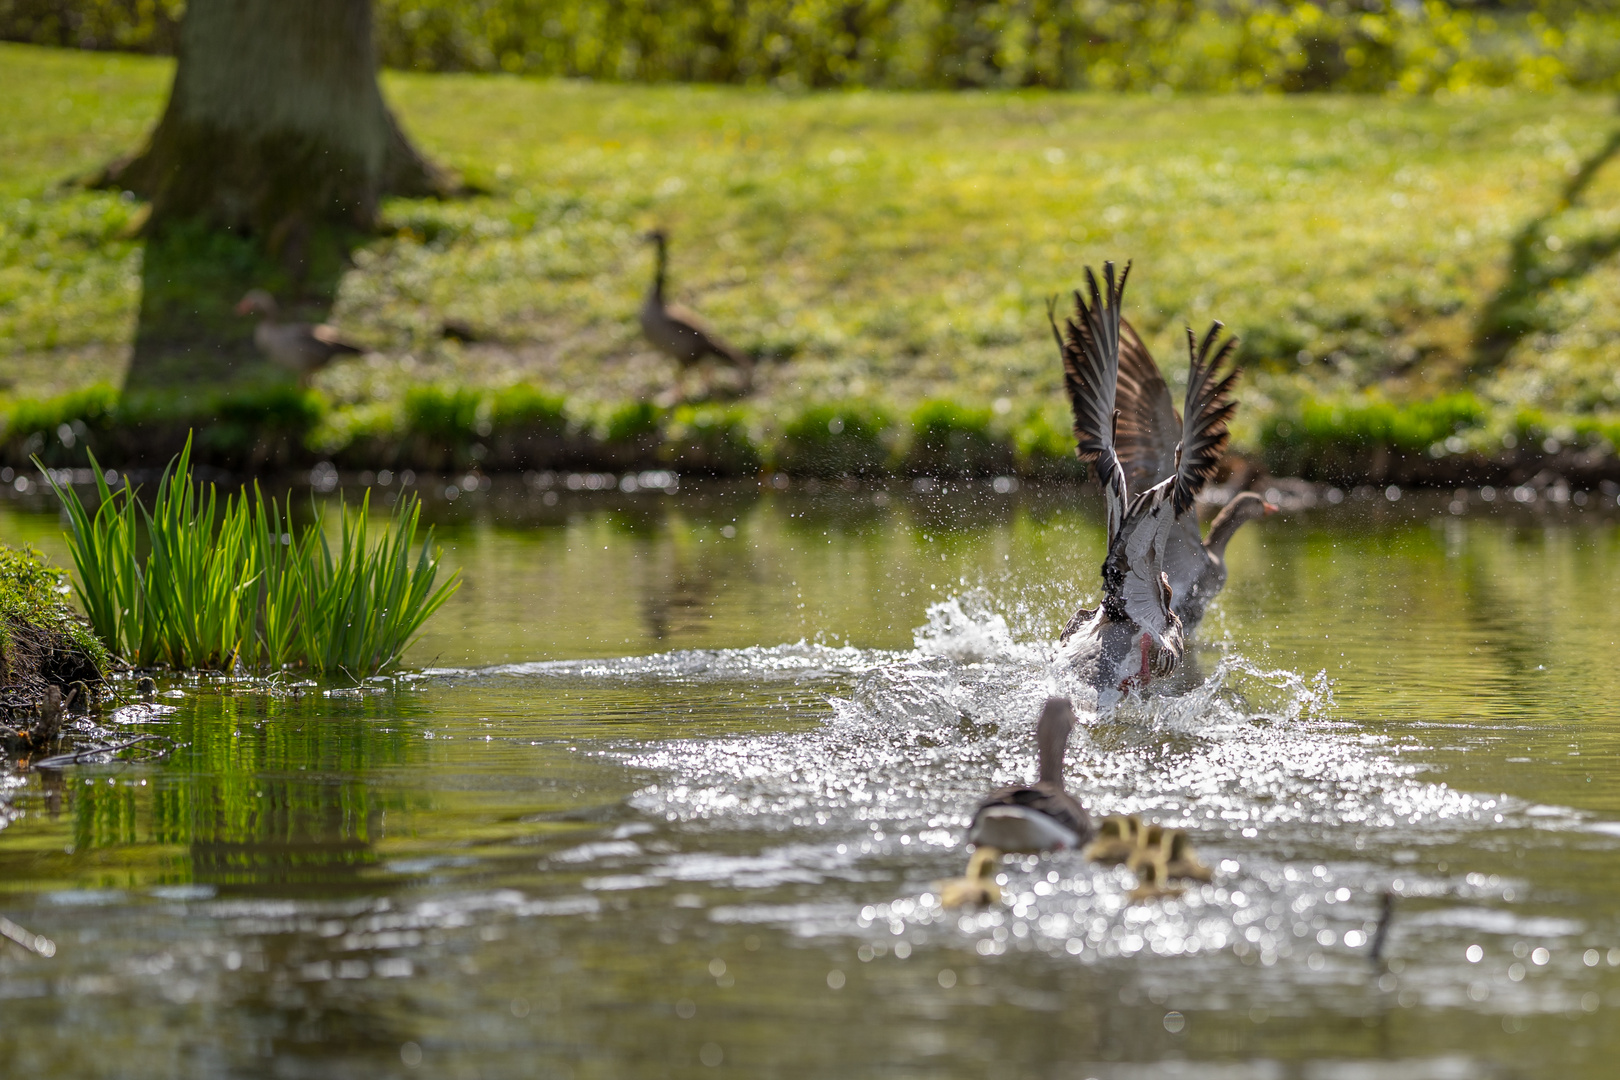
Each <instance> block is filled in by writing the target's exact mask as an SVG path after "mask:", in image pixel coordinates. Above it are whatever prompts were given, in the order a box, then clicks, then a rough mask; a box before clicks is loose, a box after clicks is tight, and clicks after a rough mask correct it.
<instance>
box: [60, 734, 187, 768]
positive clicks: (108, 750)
mask: <svg viewBox="0 0 1620 1080" xmlns="http://www.w3.org/2000/svg"><path fill="white" fill-rule="evenodd" d="M153 740H161V741H162V742H166V743H168V744H170V745H171V746H172V745H174V740H173V739H171V738H169V737H168V736H167V735H137V736H136V737H135V738H133V739H131V740H129V741H128V742H121V743H116V744H114V745H112V746H95V747H90V748H89V749H85V750H75V751H74V752H73V753H71V754H57V755H55V756H53V757H48V758H45V759H44V760H42V761H36V762H34V768H36V769H60V768H61V767H62V766H64V765H76V764H78V763H79V762H81V761H84V760H86V759H87V758H91V757H94V756H95V755H97V754H116V753H117V752H118V751H120V750H128V749H129V748H130V747H132V746H138V745H139V744H141V743H143V742H149V741H153Z"/></svg>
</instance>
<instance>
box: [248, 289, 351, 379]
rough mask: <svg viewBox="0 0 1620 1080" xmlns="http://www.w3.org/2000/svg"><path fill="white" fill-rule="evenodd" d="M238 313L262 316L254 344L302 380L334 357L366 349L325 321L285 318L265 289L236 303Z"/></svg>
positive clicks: (255, 329) (267, 356)
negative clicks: (293, 320)
mask: <svg viewBox="0 0 1620 1080" xmlns="http://www.w3.org/2000/svg"><path fill="white" fill-rule="evenodd" d="M236 313H237V314H238V315H258V316H259V317H260V318H259V325H258V326H256V327H254V329H253V344H255V345H257V346H258V348H259V351H260V352H261V353H263V354H264V356H265V359H267V360H269V361H270V362H271V363H272V364H275V365H276V366H277V367H280V368H285V369H286V370H287V371H290V372H292V373H293V374H294V375H296V376H298V381H299V382H300V383H306V382H308V381H309V377H310V376H311V375H313V374H315V372H317V371H319V370H320V369H321V368H323V367H325V366H326V365H328V364H330V363H331V362H332V360H333V358H335V357H338V356H343V355H358V354H359V353H361V352H362V351H364V350H362V349H361V348H360V346H358V345H354V344H351V343H350V342H348V341H345V340H344V339H343V335H342V334H340V333H338V331H337V329H336V328H334V327H331V326H327V325H325V324H324V323H323V324H320V325H316V324H313V323H303V322H282V321H281V307H280V305H279V304H277V303H276V298H275V297H274V296H271V295H270V294H269V293H268V292H266V291H265V290H263V289H250V290H249V291H248V293H247V295H246V296H244V297H242V299H241V301H240V302H238V303H237V305H236Z"/></svg>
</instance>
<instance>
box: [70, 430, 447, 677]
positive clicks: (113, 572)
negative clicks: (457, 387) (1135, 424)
mask: <svg viewBox="0 0 1620 1080" xmlns="http://www.w3.org/2000/svg"><path fill="white" fill-rule="evenodd" d="M91 465H92V469H93V472H94V473H95V483H96V488H97V494H98V496H99V502H98V505H97V506H96V509H95V510H94V512H92V511H90V510H89V509H88V508H86V507H85V505H84V504H83V502H82V501H81V500H80V498H79V495H78V493H77V492H76V491H75V490H74V489H73V488H72V487H71V486H56V484H55V482H54V481H53V483H52V486H53V488H55V491H56V494H57V497H58V498H59V499H60V500H61V502H62V506H63V509H64V510H65V511H66V512H67V514H68V516H69V520H70V522H71V525H72V531H71V532H70V533H69V536H68V540H69V543H70V545H71V547H72V550H73V559H74V566H75V569H76V570H77V572H78V581H77V582H76V585H77V591H78V596H79V600H80V602H81V604H82V605H83V606H84V609H85V612H86V613H87V615H88V616H89V619H90V623H91V625H92V626H93V627H94V628H95V631H96V634H97V635H98V636H99V637H100V638H101V640H102V641H103V642H104V643H106V645H107V646H108V647H109V648H112V649H114V650H115V651H117V652H119V653H121V654H122V655H123V656H124V657H125V658H126V659H127V660H129V661H130V662H132V663H134V664H136V665H138V666H141V667H150V666H152V665H155V664H166V665H168V666H170V667H174V668H214V669H219V670H226V671H229V670H232V669H234V668H235V667H236V666H237V665H238V664H241V665H245V666H247V667H250V668H266V669H269V670H272V671H275V670H280V669H282V668H284V667H288V666H300V667H307V668H309V669H311V670H313V671H321V672H345V673H348V674H351V675H362V674H371V673H373V672H376V671H380V670H383V669H385V668H388V667H390V666H392V665H393V664H395V663H397V662H398V660H399V657H400V656H401V655H402V654H403V653H404V651H405V649H406V648H407V647H408V646H409V645H410V643H411V641H412V640H413V639H414V638H415V636H416V634H417V633H418V632H419V631H420V630H421V627H422V624H423V623H424V622H426V621H427V619H428V618H429V617H430V616H431V615H432V614H433V613H434V612H435V611H436V610H438V608H439V607H440V606H441V605H442V604H443V603H444V602H445V600H447V599H448V598H449V597H450V595H451V594H453V593H454V592H455V590H456V588H457V586H458V578H459V574H452V575H451V576H450V579H449V580H448V581H446V582H444V583H443V584H442V585H439V586H438V587H437V588H435V587H434V582H435V579H436V577H437V575H438V562H439V556H438V553H437V552H436V551H435V550H434V548H433V530H432V529H431V528H430V529H429V530H428V532H427V535H426V536H425V537H424V538H423V540H422V543H421V546H420V549H419V553H418V554H417V556H416V557H415V559H414V560H413V558H412V548H413V547H414V546H415V540H416V534H417V528H418V521H419V517H420V513H421V507H420V503H419V502H418V501H417V500H416V498H415V497H414V496H413V497H408V498H406V499H404V500H402V502H401V503H400V505H399V506H398V507H397V509H396V512H395V515H394V517H393V519H392V520H391V521H390V522H389V524H388V525H387V526H386V527H385V528H384V530H383V534H382V536H381V537H380V538H379V540H378V542H377V543H375V544H373V543H371V542H370V541H369V539H368V537H369V530H368V525H367V511H368V510H369V506H370V494H369V492H368V494H367V496H366V498H365V499H364V500H363V501H362V503H361V505H360V509H359V513H358V514H357V515H351V514H349V513H347V510H346V508H345V507H342V506H341V505H340V508H339V518H340V525H339V529H338V538H337V543H336V545H334V544H333V542H332V540H331V539H330V538H329V537H328V536H327V534H326V530H325V529H323V528H322V526H321V525H320V524H319V523H317V524H313V525H308V526H305V527H303V528H301V529H297V530H296V534H295V530H294V526H293V525H292V522H291V520H290V516H289V513H290V508H287V511H284V509H283V507H282V506H281V504H279V503H278V502H277V501H276V500H275V499H266V498H265V497H264V494H263V493H262V492H261V491H260V490H259V489H258V488H257V486H255V488H254V490H253V495H252V497H251V498H250V497H249V496H248V493H247V491H246V489H244V490H243V491H242V492H241V493H240V494H239V495H237V496H230V495H227V496H226V497H225V500H224V502H223V505H221V504H220V503H219V501H218V499H217V492H216V489H215V488H214V487H213V485H208V486H207V487H206V488H204V487H202V486H201V485H199V484H196V483H195V482H194V481H193V478H192V475H191V447H190V444H189V443H188V444H187V446H186V449H185V451H184V452H183V453H182V454H181V455H180V457H179V458H178V459H177V460H176V461H174V462H171V463H170V466H169V468H168V469H166V470H165V472H164V476H163V479H162V480H161V481H160V482H159V484H158V489H157V495H156V498H155V499H154V501H153V505H152V508H151V509H150V510H148V509H147V508H146V506H145V505H144V504H142V503H141V502H139V501H138V500H137V498H136V491H135V489H134V488H133V487H132V486H131V484H130V483H129V481H128V479H127V478H126V479H125V482H124V486H123V488H122V489H120V490H119V491H117V492H116V493H115V492H114V491H113V490H112V489H111V488H110V487H109V486H108V484H107V481H106V479H105V477H104V476H103V475H102V472H101V469H100V467H99V465H97V464H96V462H95V459H94V457H92V458H91Z"/></svg>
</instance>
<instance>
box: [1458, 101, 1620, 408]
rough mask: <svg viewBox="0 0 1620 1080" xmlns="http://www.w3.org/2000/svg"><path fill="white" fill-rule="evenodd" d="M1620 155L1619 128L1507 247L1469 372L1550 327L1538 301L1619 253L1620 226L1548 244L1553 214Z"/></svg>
mask: <svg viewBox="0 0 1620 1080" xmlns="http://www.w3.org/2000/svg"><path fill="white" fill-rule="evenodd" d="M1617 155H1620V128H1617V129H1616V130H1615V131H1613V132H1612V133H1611V134H1610V135H1609V137H1608V139H1607V140H1605V141H1604V143H1603V145H1602V146H1600V147H1598V149H1597V151H1596V152H1595V153H1593V154H1592V156H1591V157H1589V158H1587V159H1586V160H1585V161H1583V162H1581V165H1580V168H1579V169H1577V170H1576V171H1575V172H1574V173H1573V174H1571V175H1570V177H1569V180H1568V181H1567V182H1566V183H1565V184H1564V187H1563V189H1562V190H1561V191H1560V192H1559V195H1558V198H1557V200H1556V201H1555V202H1554V203H1553V205H1552V206H1551V207H1549V208H1548V209H1547V211H1546V212H1545V213H1542V214H1539V215H1537V216H1536V217H1534V218H1532V219H1531V220H1530V221H1528V222H1526V223H1525V225H1524V227H1523V228H1521V229H1520V230H1519V231H1518V233H1517V234H1515V235H1514V237H1513V243H1512V245H1511V246H1510V247H1509V249H1508V275H1507V280H1506V281H1504V282H1503V283H1502V286H1501V288H1499V289H1498V290H1497V291H1496V295H1494V296H1492V297H1491V299H1490V300H1489V301H1488V302H1487V303H1486V304H1485V306H1484V308H1483V309H1482V310H1481V311H1480V316H1479V321H1478V323H1477V324H1476V327H1475V332H1474V350H1473V351H1474V358H1473V362H1472V363H1471V364H1470V365H1469V368H1468V374H1469V375H1470V376H1474V377H1477V376H1480V375H1485V374H1488V373H1490V372H1492V371H1494V370H1496V368H1498V367H1500V366H1501V364H1502V362H1503V361H1505V360H1506V359H1507V357H1508V354H1509V353H1510V352H1512V351H1513V348H1514V346H1515V345H1517V344H1518V343H1519V342H1520V341H1523V340H1524V339H1525V338H1526V337H1528V336H1529V335H1531V334H1533V333H1536V332H1537V331H1541V330H1549V329H1552V327H1550V326H1548V325H1546V319H1545V318H1544V317H1543V316H1542V315H1541V314H1540V312H1539V311H1538V310H1537V308H1538V301H1539V300H1540V299H1541V298H1542V296H1544V295H1545V294H1546V293H1548V292H1549V291H1551V290H1552V289H1554V288H1556V287H1560V286H1563V285H1567V284H1568V283H1570V282H1571V281H1573V280H1575V279H1577V278H1580V277H1584V276H1585V275H1586V274H1587V273H1588V272H1590V271H1591V270H1592V269H1593V268H1594V267H1596V266H1597V265H1598V264H1599V263H1601V262H1603V261H1604V260H1605V259H1607V258H1609V257H1610V256H1611V255H1614V254H1615V253H1616V252H1620V231H1615V232H1610V233H1607V234H1601V235H1595V236H1586V237H1582V238H1580V239H1578V240H1571V241H1567V242H1565V243H1563V244H1562V245H1561V246H1559V247H1558V249H1557V250H1556V251H1555V250H1552V249H1550V248H1549V247H1548V246H1547V239H1548V230H1549V227H1550V226H1551V224H1552V222H1553V219H1554V218H1556V217H1557V216H1558V215H1559V214H1562V213H1564V212H1565V211H1567V210H1569V209H1570V208H1571V207H1573V206H1574V205H1575V204H1576V203H1577V202H1578V201H1579V200H1580V198H1581V197H1582V196H1583V195H1584V194H1586V189H1587V188H1588V187H1590V186H1591V184H1592V181H1593V180H1594V179H1595V178H1596V177H1597V175H1598V173H1599V172H1601V171H1602V169H1603V167H1604V166H1605V165H1607V164H1608V163H1609V162H1610V161H1611V160H1613V159H1614V158H1615V157H1616V156H1617Z"/></svg>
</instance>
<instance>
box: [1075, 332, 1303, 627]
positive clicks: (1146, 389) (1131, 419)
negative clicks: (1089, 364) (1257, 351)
mask: <svg viewBox="0 0 1620 1080" xmlns="http://www.w3.org/2000/svg"><path fill="white" fill-rule="evenodd" d="M1083 329H1084V327H1082V330H1083ZM1236 345H1237V339H1235V338H1233V339H1231V340H1229V341H1228V342H1227V344H1226V345H1225V346H1224V347H1223V349H1222V352H1221V355H1222V356H1224V355H1226V354H1227V353H1228V352H1229V351H1230V350H1232V349H1233V348H1235V347H1236ZM1216 362H1217V363H1219V362H1220V357H1217V360H1216ZM1237 375H1238V372H1236V371H1233V372H1232V375H1231V378H1233V379H1235V378H1236V377H1237ZM1116 404H1117V406H1118V409H1119V422H1118V424H1117V425H1116V426H1115V430H1114V446H1115V449H1116V450H1117V451H1118V453H1119V460H1120V464H1121V465H1122V466H1123V467H1124V470H1125V485H1126V487H1128V488H1129V489H1130V490H1131V491H1146V490H1147V489H1148V488H1150V487H1152V486H1153V485H1155V484H1158V483H1160V482H1161V481H1163V480H1165V479H1166V478H1167V477H1170V476H1173V475H1174V474H1175V472H1176V445H1177V441H1178V440H1179V439H1180V438H1181V435H1182V426H1183V425H1182V419H1181V416H1180V414H1179V413H1177V412H1176V407H1175V405H1174V403H1173V402H1172V401H1171V398H1170V387H1169V386H1168V385H1166V383H1165V380H1164V375H1163V374H1162V373H1161V372H1160V371H1159V365H1158V364H1157V363H1155V362H1154V360H1153V354H1151V353H1150V352H1148V350H1147V346H1146V345H1144V344H1142V339H1141V338H1140V337H1138V336H1137V334H1136V330H1135V329H1134V328H1133V327H1132V326H1131V324H1130V322H1129V321H1127V320H1124V319H1121V320H1120V340H1119V385H1118V390H1117V401H1116ZM1236 405H1237V403H1236V402H1233V409H1234V410H1235V409H1236ZM1276 512H1277V508H1276V507H1275V506H1273V505H1272V504H1271V503H1268V502H1266V501H1265V500H1264V499H1262V498H1261V497H1260V496H1258V495H1256V494H1254V493H1253V492H1251V491H1245V492H1240V493H1239V494H1238V495H1237V496H1235V497H1234V498H1233V499H1232V501H1231V502H1229V503H1227V504H1226V506H1224V507H1223V508H1222V509H1221V512H1220V513H1219V514H1217V515H1216V516H1215V520H1214V521H1213V522H1211V523H1210V527H1209V537H1208V538H1207V539H1205V538H1202V537H1200V535H1199V531H1198V513H1197V508H1196V507H1193V508H1189V509H1188V510H1187V511H1186V512H1185V513H1178V514H1177V515H1176V524H1175V528H1174V529H1172V530H1171V532H1170V540H1169V545H1168V547H1167V548H1166V550H1165V555H1164V571H1165V574H1166V575H1168V577H1169V578H1170V593H1171V596H1172V597H1173V601H1172V605H1171V606H1172V610H1174V611H1175V613H1176V615H1177V616H1179V617H1180V619H1181V628H1182V633H1183V634H1184V635H1191V634H1192V632H1193V630H1194V629H1195V628H1196V627H1197V626H1198V623H1199V622H1200V621H1201V620H1202V619H1203V617H1204V611H1205V609H1207V608H1208V607H1209V602H1210V601H1211V600H1213V599H1215V596H1216V594H1218V593H1219V592H1220V591H1221V589H1222V588H1223V587H1225V585H1226V545H1227V543H1228V541H1230V540H1231V539H1232V535H1233V534H1234V533H1236V532H1237V531H1238V529H1240V528H1241V527H1242V526H1243V525H1244V524H1246V523H1247V522H1250V521H1253V520H1254V519H1255V518H1258V517H1263V516H1265V515H1267V514H1275V513H1276Z"/></svg>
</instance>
